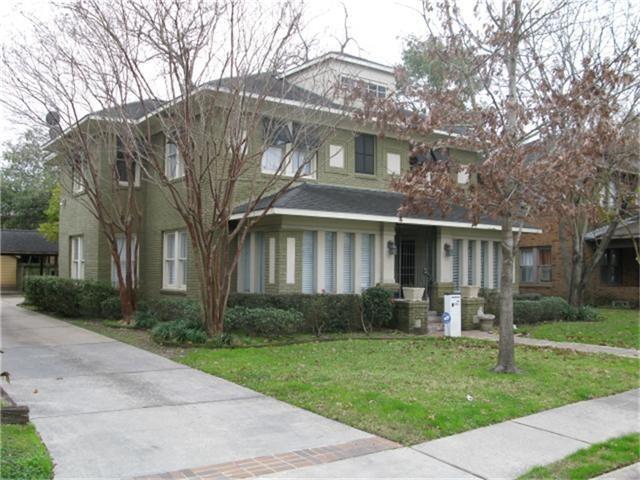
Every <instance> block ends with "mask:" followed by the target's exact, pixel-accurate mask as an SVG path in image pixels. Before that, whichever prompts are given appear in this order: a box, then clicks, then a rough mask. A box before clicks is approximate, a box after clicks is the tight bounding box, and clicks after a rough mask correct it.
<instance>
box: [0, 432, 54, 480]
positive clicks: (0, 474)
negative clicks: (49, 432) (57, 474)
mask: <svg viewBox="0 0 640 480" xmlns="http://www.w3.org/2000/svg"><path fill="white" fill-rule="evenodd" d="M0 434H1V446H0V448H1V451H2V453H1V454H0V478H12V479H34V480H42V479H47V478H51V477H52V476H53V464H52V463H51V458H50V457H49V452H48V451H47V448H46V447H45V446H44V444H43V443H42V441H41V440H40V437H39V436H38V434H37V433H36V429H35V428H34V426H33V425H1V426H0Z"/></svg>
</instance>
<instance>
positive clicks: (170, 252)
mask: <svg viewBox="0 0 640 480" xmlns="http://www.w3.org/2000/svg"><path fill="white" fill-rule="evenodd" d="M175 235H176V234H175V233H174V232H171V233H167V234H166V235H165V238H166V245H165V252H164V258H166V259H173V258H174V255H175V251H176V236H175Z"/></svg>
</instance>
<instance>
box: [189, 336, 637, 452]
mask: <svg viewBox="0 0 640 480" xmlns="http://www.w3.org/2000/svg"><path fill="white" fill-rule="evenodd" d="M496 357H497V347H496V345H494V344H491V343H487V342H481V341H473V340H468V339H446V338H427V339H417V340H345V341H335V342H321V343H307V344H302V345H290V346H283V347H269V348H243V349H231V350H230V349H224V350H211V349H204V348H196V349H190V350H188V351H186V352H185V353H184V357H182V358H180V361H182V362H184V363H185V364H187V365H190V366H192V367H195V368H199V369H201V370H204V371H205V372H208V373H211V374H214V375H218V376H221V377H224V378H227V379H229V380H231V381H234V382H237V383H240V384H243V385H246V386H248V387H250V388H253V389H255V390H258V391H261V392H263V393H266V394H268V395H272V396H274V397H276V398H279V399H281V400H283V401H285V402H289V403H292V404H294V405H298V406H300V407H303V408H306V409H308V410H311V411H314V412H317V413H319V414H320V415H323V416H326V417H329V418H334V419H336V420H339V421H341V422H344V423H347V424H349V425H353V426H354V427H357V428H361V429H363V430H365V431H368V432H372V433H376V434H378V435H381V436H383V437H386V438H389V439H392V440H396V441H399V442H402V443H404V444H413V443H417V442H421V441H425V440H429V439H433V438H438V437H442V436H446V435H451V434H454V433H457V432H461V431H465V430H470V429H473V428H477V427H481V426H484V425H489V424H492V423H496V422H500V421H503V420H506V419H509V418H515V417H520V416H523V415H527V414H530V413H534V412H538V411H541V410H545V409H548V408H552V407H557V406H560V405H564V404H567V403H572V402H577V401H580V400H585V399H589V398H593V397H599V396H604V395H608V394H612V393H616V392H621V391H624V390H629V389H631V388H636V387H638V384H639V380H638V375H637V361H636V360H633V359H628V358H619V357H613V356H608V355H584V354H579V353H575V352H571V351H564V350H551V349H540V348H526V347H521V346H520V347H518V349H517V363H518V366H519V367H520V369H521V370H522V373H520V374H518V375H504V374H495V373H492V372H491V371H490V369H491V367H493V366H494V364H495V361H496ZM468 395H470V397H469V398H471V399H468V397H467V396H468Z"/></svg>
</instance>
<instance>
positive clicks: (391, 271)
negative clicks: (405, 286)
mask: <svg viewBox="0 0 640 480" xmlns="http://www.w3.org/2000/svg"><path fill="white" fill-rule="evenodd" d="M381 237H382V245H381V248H380V258H381V267H382V269H381V270H382V281H381V283H383V284H390V283H396V276H395V256H394V255H391V254H390V253H389V249H388V248H387V244H388V243H389V242H392V243H395V241H396V225H395V223H382V227H381Z"/></svg>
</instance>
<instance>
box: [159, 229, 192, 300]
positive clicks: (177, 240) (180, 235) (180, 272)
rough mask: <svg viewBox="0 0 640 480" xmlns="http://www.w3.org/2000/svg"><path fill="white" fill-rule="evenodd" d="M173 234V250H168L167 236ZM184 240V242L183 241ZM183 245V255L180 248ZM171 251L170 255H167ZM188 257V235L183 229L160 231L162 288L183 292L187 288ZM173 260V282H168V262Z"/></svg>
mask: <svg viewBox="0 0 640 480" xmlns="http://www.w3.org/2000/svg"><path fill="white" fill-rule="evenodd" d="M170 235H173V236H174V242H173V252H169V251H168V250H169V248H168V239H169V236H170ZM183 242H184V243H183ZM182 245H184V250H185V255H184V256H182V249H181V248H180V247H181V246H182ZM169 253H171V254H172V257H168V256H167V255H168V254H169ZM188 258H189V245H188V235H187V231H186V230H185V229H177V230H167V231H165V232H163V233H162V289H163V290H173V291H179V292H184V291H186V290H187V272H188V266H187V261H188ZM169 262H173V269H174V270H173V271H174V276H175V279H174V283H170V282H169V279H168V275H167V273H168V270H169V269H168V264H169Z"/></svg>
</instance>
